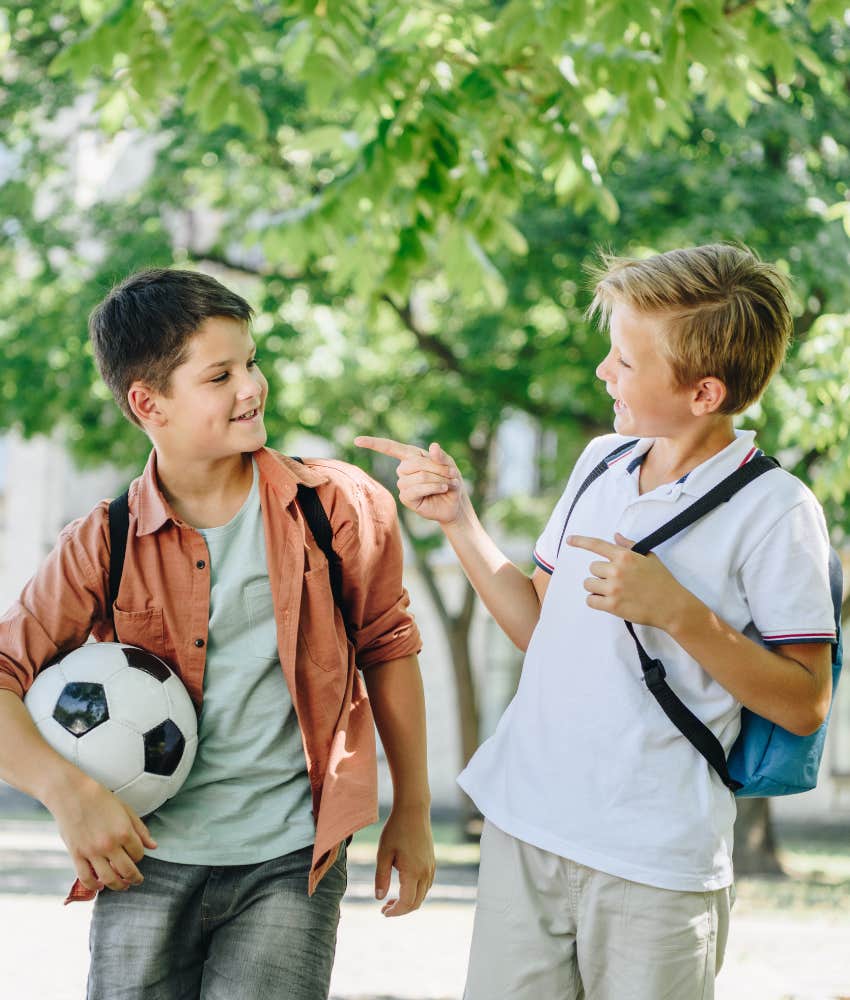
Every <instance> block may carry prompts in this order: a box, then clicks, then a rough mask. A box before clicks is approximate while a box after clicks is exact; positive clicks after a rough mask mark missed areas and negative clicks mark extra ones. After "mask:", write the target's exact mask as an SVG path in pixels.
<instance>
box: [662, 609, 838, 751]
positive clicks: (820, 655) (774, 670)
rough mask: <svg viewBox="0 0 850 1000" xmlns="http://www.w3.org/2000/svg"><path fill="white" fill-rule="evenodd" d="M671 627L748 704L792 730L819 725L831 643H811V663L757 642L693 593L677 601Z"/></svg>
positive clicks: (828, 692) (825, 706)
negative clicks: (733, 626)
mask: <svg viewBox="0 0 850 1000" xmlns="http://www.w3.org/2000/svg"><path fill="white" fill-rule="evenodd" d="M666 631H667V632H668V633H669V634H670V636H671V637H672V638H673V639H675V641H676V642H677V643H678V644H679V645H680V646H681V647H682V648H683V649H684V650H685V651H686V652H687V653H689V654H690V655H691V656H692V657H693V658H694V659H695V660H696V661H697V662H698V663H699V664H700V666H702V668H703V669H704V670H705V671H706V672H707V673H709V674H710V675H711V676H712V677H713V678H714V679H715V680H716V681H717V682H718V683H719V684H721V685H722V686H723V687H724V688H726V690H727V691H729V693H730V694H732V695H734V696H735V697H736V698H737V699H738V700H739V701H740V702H741V703H742V704H743V705H745V706H746V707H747V708H749V709H751V710H752V711H753V712H756V713H757V714H758V715H762V716H764V717H765V718H767V719H770V720H771V721H772V722H775V723H777V724H778V725H780V726H782V727H783V728H785V729H788V730H789V731H790V732H796V733H799V734H801V735H805V734H807V733H810V732H812V731H814V730H815V729H817V727H818V726H819V725H820V723H821V722H822V721H823V718H824V717H825V715H826V712H827V710H828V708H829V702H830V696H831V692H832V681H831V670H830V654H829V645H828V644H826V643H821V644H817V645H813V646H811V647H807V650H808V652H807V655H806V659H807V660H808V661H809V662H807V663H801V662H800V661H799V660H797V659H794V658H792V657H791V656H789V655H783V654H782V653H780V652H774V651H772V650H770V649H767V648H765V647H764V646H761V645H760V644H759V643H756V642H753V641H752V640H751V639H749V638H747V636H745V635H743V634H742V633H741V632H738V631H737V630H736V629H734V628H732V626H731V625H729V624H728V623H727V622H725V621H723V619H722V618H720V617H719V616H718V615H716V614H715V613H714V612H713V611H712V610H711V609H710V608H709V607H707V606H706V605H705V604H703V603H702V602H701V601H700V600H699V599H698V598H696V597H695V596H694V595H693V594H690V593H688V592H687V591H685V594H684V596H683V598H682V599H681V600H680V601H678V602H676V603H675V608H674V613H673V615H672V616H671V620H670V623H669V627H668V628H667V629H666Z"/></svg>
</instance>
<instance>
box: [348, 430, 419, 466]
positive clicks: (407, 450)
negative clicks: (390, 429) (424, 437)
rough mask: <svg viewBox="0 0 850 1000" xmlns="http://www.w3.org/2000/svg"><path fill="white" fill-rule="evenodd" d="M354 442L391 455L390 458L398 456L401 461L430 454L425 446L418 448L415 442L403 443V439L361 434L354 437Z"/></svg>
mask: <svg viewBox="0 0 850 1000" xmlns="http://www.w3.org/2000/svg"><path fill="white" fill-rule="evenodd" d="M354 443H355V444H356V445H357V447H358V448H368V449H369V450H370V451H378V452H380V453H381V454H382V455H389V456H390V458H397V459H398V460H399V461H403V460H404V459H405V458H427V456H428V453H427V452H426V451H425V450H424V449H423V448H417V447H416V445H414V444H402V443H401V441H393V439H392V438H377V437H363V436H360V437H356V438H355V439H354Z"/></svg>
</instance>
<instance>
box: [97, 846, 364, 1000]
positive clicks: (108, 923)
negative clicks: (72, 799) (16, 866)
mask: <svg viewBox="0 0 850 1000" xmlns="http://www.w3.org/2000/svg"><path fill="white" fill-rule="evenodd" d="M312 853H313V848H312V847H307V848H304V849H303V850H300V851H293V852H292V853H291V854H286V855H284V856H283V857H280V858H274V859H273V860H271V861H266V862H263V863H261V864H256V865H234V866H222V867H209V866H204V865H182V864H174V863H172V862H168V861H159V860H157V859H156V858H151V857H145V858H143V859H142V861H141V863H140V864H139V868H140V870H141V872H142V875H143V876H144V882H143V884H142V885H140V886H133V887H132V888H131V889H129V890H128V891H127V892H112V891H111V890H109V889H105V890H104V891H103V892H101V893H100V894H99V895H98V897H97V901H96V903H95V907H94V914H93V915H92V922H91V932H90V936H89V948H90V951H91V964H90V967H89V981H88V993H87V996H88V1000H327V996H328V991H329V989H330V978H331V968H332V966H333V959H334V951H335V949H336V932H337V925H338V923H339V906H340V901H341V900H342V896H343V894H344V892H345V888H346V882H347V877H346V866H345V846H344V845H343V846H342V848H341V849H340V855H339V857H338V858H337V860H336V862H335V863H334V865H333V866H332V867H331V869H330V870H329V871H328V872H327V874H326V875H325V877H324V878H323V879H322V880H321V882H320V883H319V885H318V887H317V888H316V891H315V892H314V894H313V895H312V896H308V895H307V876H308V873H309V870H310V861H311V858H312Z"/></svg>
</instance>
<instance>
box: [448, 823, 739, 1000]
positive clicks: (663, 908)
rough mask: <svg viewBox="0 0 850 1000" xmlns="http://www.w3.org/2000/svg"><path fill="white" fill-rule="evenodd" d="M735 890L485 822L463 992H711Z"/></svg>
mask: <svg viewBox="0 0 850 1000" xmlns="http://www.w3.org/2000/svg"><path fill="white" fill-rule="evenodd" d="M731 905H732V889H731V887H730V888H727V889H719V890H717V891H715V892H677V891H672V890H670V889H657V888H654V887H653V886H649V885H642V884H641V883H638V882H629V881H628V880H626V879H622V878H617V877H616V876H614V875H606V874H605V873H603V872H598V871H595V870H594V869H592V868H586V867H585V866H584V865H579V864H576V863H575V862H573V861H569V860H567V859H566V858H561V857H559V856H558V855H556V854H550V853H549V852H548V851H543V850H540V848H537V847H532V846H531V845H530V844H526V843H524V842H523V841H521V840H517V839H516V838H514V837H510V836H508V835H507V834H506V833H503V832H502V831H501V830H499V829H498V828H497V827H495V826H493V825H492V823H489V822H487V823H485V825H484V832H483V834H482V837H481V869H480V873H479V879H478V905H477V907H476V911H475V924H474V929H473V933H472V950H471V953H470V958H469V972H468V976H467V981H466V991H465V993H464V1000H712V998H713V997H714V977H715V976H716V974H717V973H718V972H719V971H720V966H721V963H722V961H723V952H724V949H725V947H726V936H727V933H728V929H729V911H730V909H731Z"/></svg>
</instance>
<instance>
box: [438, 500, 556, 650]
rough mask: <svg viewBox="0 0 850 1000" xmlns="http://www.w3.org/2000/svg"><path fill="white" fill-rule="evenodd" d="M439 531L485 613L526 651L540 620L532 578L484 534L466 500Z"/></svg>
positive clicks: (538, 604) (538, 602) (538, 605)
mask: <svg viewBox="0 0 850 1000" xmlns="http://www.w3.org/2000/svg"><path fill="white" fill-rule="evenodd" d="M442 527H443V531H444V533H445V536H446V538H447V539H448V540H449V543H450V544H451V546H452V548H453V549H454V551H455V553H456V555H457V557H458V559H459V560H460V564H461V566H462V567H463V571H464V573H465V574H466V576H467V578H468V579H469V582H470V583H471V584H472V586H473V587H474V588H475V591H476V593H477V594H478V596H479V597H480V598H481V600H482V601H483V602H484V605H485V607H486V608H487V610H488V611H489V612H490V614H491V615H492V616H493V618H495V620H496V621H497V623H498V624H499V626H500V627H501V628H502V630H503V631H504V632H505V634H506V635H507V636H508V638H509V639H510V640H511V642H513V643H514V644H515V645H516V646H517V647H518V648H519V649H521V650H526V649H527V648H528V643H529V641H530V639H531V634H532V632H533V631H534V628H535V626H536V625H537V621H538V619H539V618H540V600H539V598H538V596H537V591H536V590H535V589H534V584H533V583H532V582H531V578H530V577H528V576H527V575H526V574H525V573H524V572H523V571H522V570H521V569H520V568H519V567H518V566H515V565H514V564H513V563H512V562H511V561H510V559H508V557H507V556H506V555H505V554H504V553H503V552H502V551H501V550H500V549H499V547H498V546H497V545H496V543H495V542H494V541H493V539H492V538H491V537H490V536H489V535H488V534H487V532H486V531H485V530H484V527H483V525H482V524H481V522H480V521H479V520H478V516H477V515H476V513H475V511H474V510H473V508H472V504H471V503H470V502H469V499H468V498H467V497H464V500H463V503H462V507H461V513H460V516H459V517H458V519H457V521H455V522H453V523H452V524H444V525H443V526H442Z"/></svg>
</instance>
